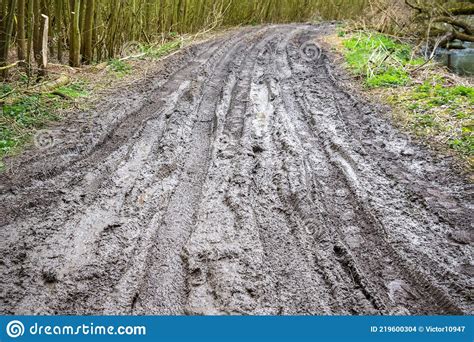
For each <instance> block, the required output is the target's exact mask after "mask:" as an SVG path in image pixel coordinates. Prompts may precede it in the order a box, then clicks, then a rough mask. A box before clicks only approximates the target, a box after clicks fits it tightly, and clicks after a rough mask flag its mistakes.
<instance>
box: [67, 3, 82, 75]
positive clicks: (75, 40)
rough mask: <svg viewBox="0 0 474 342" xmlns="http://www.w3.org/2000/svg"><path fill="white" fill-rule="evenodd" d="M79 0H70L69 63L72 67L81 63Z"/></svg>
mask: <svg viewBox="0 0 474 342" xmlns="http://www.w3.org/2000/svg"><path fill="white" fill-rule="evenodd" d="M80 8H81V0H71V10H72V11H71V23H70V24H71V27H70V33H71V37H70V40H69V64H70V65H71V66H73V67H79V66H80V65H81V32H80V31H79V19H80V13H79V11H80Z"/></svg>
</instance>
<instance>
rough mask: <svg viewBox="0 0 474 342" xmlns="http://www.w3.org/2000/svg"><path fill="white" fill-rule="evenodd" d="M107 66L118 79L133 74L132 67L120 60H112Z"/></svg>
mask: <svg viewBox="0 0 474 342" xmlns="http://www.w3.org/2000/svg"><path fill="white" fill-rule="evenodd" d="M107 64H108V65H109V68H110V70H112V71H113V72H114V73H115V74H116V75H117V76H118V77H124V76H126V75H128V74H130V73H131V72H132V66H131V65H130V64H128V63H127V62H125V61H122V60H120V59H111V60H110V61H108V63H107Z"/></svg>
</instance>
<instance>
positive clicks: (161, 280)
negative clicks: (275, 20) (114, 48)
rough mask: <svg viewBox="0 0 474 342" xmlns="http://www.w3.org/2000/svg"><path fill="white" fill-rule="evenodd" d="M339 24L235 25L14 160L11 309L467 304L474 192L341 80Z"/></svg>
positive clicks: (408, 309) (430, 310) (170, 310)
mask: <svg viewBox="0 0 474 342" xmlns="http://www.w3.org/2000/svg"><path fill="white" fill-rule="evenodd" d="M331 30H332V27H331V25H322V26H311V25H277V26H265V27H254V28H245V29H239V30H235V31H232V32H230V33H228V34H225V35H222V36H220V37H217V38H215V39H213V40H211V41H208V42H205V43H201V44H199V45H195V46H192V47H190V48H187V49H185V50H184V51H183V52H181V53H180V54H177V55H175V56H172V57H171V58H169V59H166V60H165V61H164V62H163V66H162V68H161V71H159V72H158V73H157V74H156V75H154V76H153V77H152V78H150V79H149V80H148V81H146V82H143V83H142V84H140V85H137V86H136V87H134V89H129V90H121V91H120V92H118V93H117V94H116V95H114V96H112V97H111V98H107V99H105V100H103V102H102V103H101V105H100V106H99V107H98V108H97V110H96V111H95V112H94V113H92V114H89V115H86V114H84V115H79V116H78V117H76V118H73V119H71V120H69V122H67V125H65V128H63V129H57V130H56V131H55V133H54V134H55V135H54V139H55V141H56V144H55V145H54V146H52V147H50V148H49V149H47V150H44V151H42V152H41V153H38V151H31V152H29V153H27V154H26V155H25V156H24V157H20V158H17V159H13V160H11V161H10V162H11V164H10V170H9V172H7V173H6V174H4V175H2V176H1V177H2V179H1V188H0V198H1V207H0V209H1V217H0V227H1V228H0V237H1V246H0V247H1V251H0V252H1V261H0V267H1V272H0V284H1V307H0V312H1V313H2V314H12V313H16V314H236V313H237V314H463V313H464V314H466V313H467V314H472V313H473V311H474V310H473V305H472V294H473V287H472V276H473V273H474V266H473V262H472V231H471V221H472V217H471V214H470V212H471V211H470V210H471V209H472V207H471V206H470V205H471V203H472V202H471V199H472V198H471V197H470V196H471V195H472V188H471V186H470V184H469V183H468V182H467V181H465V180H463V178H462V177H461V176H458V175H457V174H456V173H454V171H452V168H451V166H450V163H449V161H448V160H446V159H441V158H436V157H434V156H433V155H432V154H430V153H429V152H428V151H427V150H426V149H425V148H423V147H420V146H418V145H417V144H415V143H412V142H411V141H410V140H409V138H408V137H407V136H405V135H404V134H401V133H399V132H398V131H397V130H396V129H395V128H393V127H392V126H391V125H390V123H389V122H388V120H386V119H385V118H384V116H385V115H383V114H384V113H383V112H384V110H385V109H384V108H383V107H378V106H375V105H370V104H368V103H366V102H365V101H363V100H362V99H360V98H357V97H358V96H357V95H356V94H351V92H350V91H348V90H347V89H346V87H345V86H344V84H343V81H344V79H345V76H344V74H343V73H342V72H341V71H339V70H338V68H337V67H336V66H335V65H334V64H333V63H332V62H331V57H330V56H329V55H328V53H327V52H326V51H325V50H321V49H319V48H318V46H317V44H318V40H319V38H320V37H321V36H322V35H324V34H327V33H328V32H330V31H331Z"/></svg>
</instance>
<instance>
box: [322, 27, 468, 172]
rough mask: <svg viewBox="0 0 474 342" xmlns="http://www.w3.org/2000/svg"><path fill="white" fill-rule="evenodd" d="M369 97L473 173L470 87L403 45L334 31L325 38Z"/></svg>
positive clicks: (372, 34) (374, 35)
mask: <svg viewBox="0 0 474 342" xmlns="http://www.w3.org/2000/svg"><path fill="white" fill-rule="evenodd" d="M326 43H328V44H329V45H330V46H331V47H332V49H333V50H335V51H336V52H337V53H339V54H341V55H342V56H343V57H344V61H345V63H344V64H345V66H346V67H347V69H348V70H349V71H350V72H351V73H352V74H353V75H354V77H355V78H356V79H358V80H360V82H361V83H362V85H363V89H364V91H365V92H367V93H368V94H369V95H370V96H371V97H376V98H378V99H379V100H382V101H383V102H385V103H387V104H389V105H391V106H392V108H393V109H394V113H395V118H396V119H397V121H398V122H399V123H401V124H402V126H403V127H404V128H405V129H407V130H408V131H410V132H412V133H413V134H415V135H416V136H418V137H420V138H422V140H423V141H425V142H427V143H428V144H430V145H432V146H434V147H435V148H437V149H442V150H444V151H448V152H449V153H451V154H454V155H455V156H456V157H458V158H459V159H461V160H462V161H463V162H464V164H465V165H466V166H467V168H468V169H470V171H472V170H473V169H474V133H473V129H474V87H473V86H472V81H471V80H470V79H467V78H461V77H458V76H456V75H453V74H451V73H450V72H449V71H447V70H446V69H445V68H443V67H441V66H440V65H438V64H437V63H435V62H433V61H425V60H424V59H423V58H420V57H418V56H417V54H416V52H415V49H414V48H413V47H412V46H411V45H409V44H407V43H404V42H401V41H399V40H397V39H395V38H391V37H388V36H385V35H382V34H380V33H376V32H370V31H357V32H348V31H344V30H343V29H340V30H339V32H338V33H337V34H335V35H332V36H329V37H327V38H326Z"/></svg>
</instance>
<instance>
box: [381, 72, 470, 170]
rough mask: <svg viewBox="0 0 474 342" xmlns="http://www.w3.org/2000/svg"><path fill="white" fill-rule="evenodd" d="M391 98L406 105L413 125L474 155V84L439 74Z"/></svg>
mask: <svg viewBox="0 0 474 342" xmlns="http://www.w3.org/2000/svg"><path fill="white" fill-rule="evenodd" d="M389 100H390V101H391V102H392V103H394V104H396V105H398V106H400V107H402V108H403V109H404V113H405V115H406V118H405V119H406V121H407V122H408V124H409V126H410V128H411V129H412V130H413V131H414V132H415V133H417V134H418V135H420V136H423V137H427V138H434V139H435V140H437V141H439V142H441V143H444V144H446V145H447V146H448V147H449V148H451V149H453V150H455V151H457V152H459V153H460V155H462V156H464V157H466V158H468V159H470V160H471V161H470V162H471V163H472V158H473V157H474V134H473V130H474V129H473V127H474V109H473V108H474V88H473V87H469V86H465V85H455V86H453V85H450V84H448V83H447V82H445V81H444V80H442V79H441V78H439V77H435V78H433V79H432V80H427V81H425V82H424V83H423V84H421V85H416V86H411V87H406V88H404V89H403V90H402V91H400V92H399V94H394V95H392V96H391V97H389Z"/></svg>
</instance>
